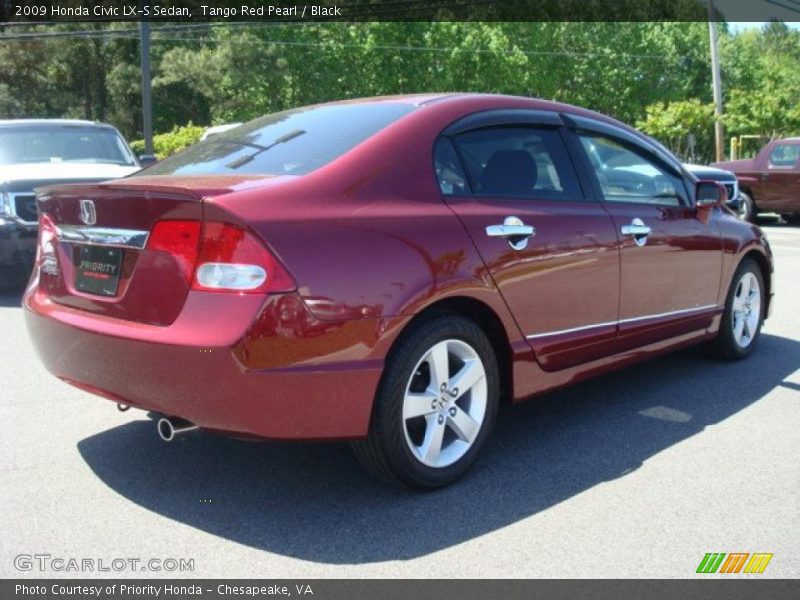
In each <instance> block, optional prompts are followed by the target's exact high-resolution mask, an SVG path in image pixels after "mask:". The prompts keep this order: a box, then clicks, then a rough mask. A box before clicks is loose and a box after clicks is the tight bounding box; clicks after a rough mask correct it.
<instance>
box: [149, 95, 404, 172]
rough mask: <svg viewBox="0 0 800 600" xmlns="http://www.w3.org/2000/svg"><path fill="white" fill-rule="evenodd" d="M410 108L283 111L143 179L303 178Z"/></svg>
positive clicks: (190, 150)
mask: <svg viewBox="0 0 800 600" xmlns="http://www.w3.org/2000/svg"><path fill="white" fill-rule="evenodd" d="M414 108H415V107H414V106H413V105H410V104H400V103H389V102H386V103H383V102H381V103H374V104H335V105H328V106H318V107H309V108H298V109H294V110H287V111H284V112H280V113H275V114H272V115H267V116H266V117H261V118H259V119H255V120H254V121H250V122H249V123H245V124H244V125H241V126H239V127H236V128H235V129H231V130H230V131H226V132H224V133H219V134H217V135H214V136H212V137H210V138H208V139H207V140H205V141H203V142H199V143H197V144H195V145H193V146H190V147H189V148H187V149H186V150H184V151H182V152H179V153H177V154H175V155H173V156H170V157H169V158H166V159H164V160H162V161H161V162H158V163H156V164H155V165H153V166H152V167H150V168H149V169H146V170H145V171H144V172H143V173H142V174H143V175H217V174H218V175H223V174H232V173H235V174H239V173H242V174H255V175H305V174H306V173H309V172H311V171H313V170H314V169H317V168H319V167H321V166H323V165H325V164H327V163H329V162H330V161H332V160H334V159H335V158H337V157H339V156H341V155H342V154H344V153H345V152H347V151H348V150H350V149H351V148H353V147H355V146H356V145H358V144H359V143H361V142H363V141H364V140H366V139H367V138H368V137H370V136H372V135H374V134H375V133H377V132H378V131H380V130H381V129H383V128H384V127H386V126H387V125H389V124H390V123H392V122H394V121H396V120H397V119H399V118H400V117H402V116H404V115H406V114H408V113H409V112H411V111H412V110H414Z"/></svg>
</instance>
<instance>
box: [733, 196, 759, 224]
mask: <svg viewBox="0 0 800 600" xmlns="http://www.w3.org/2000/svg"><path fill="white" fill-rule="evenodd" d="M736 216H737V217H739V219H740V220H742V221H747V222H748V223H755V222H756V217H757V216H758V211H757V210H756V203H755V202H753V199H752V198H751V197H750V196H749V195H748V194H747V193H746V192H739V210H738V211H737V213H736Z"/></svg>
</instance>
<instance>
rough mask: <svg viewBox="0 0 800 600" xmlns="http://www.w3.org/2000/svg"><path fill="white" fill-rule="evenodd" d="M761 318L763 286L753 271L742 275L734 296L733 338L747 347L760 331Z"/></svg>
mask: <svg viewBox="0 0 800 600" xmlns="http://www.w3.org/2000/svg"><path fill="white" fill-rule="evenodd" d="M760 320H761V286H760V284H759V282H758V278H757V277H756V276H755V274H754V273H752V272H751V271H747V272H745V273H744V274H743V275H742V278H741V279H740V280H739V283H737V284H736V291H735V292H734V296H733V319H731V324H732V327H733V339H734V340H735V341H736V343H737V344H738V345H739V347H740V348H747V347H748V346H749V345H750V343H751V342H752V341H753V338H754V337H755V335H756V333H757V332H758V325H759V322H760Z"/></svg>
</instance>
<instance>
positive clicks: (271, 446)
mask: <svg viewBox="0 0 800 600" xmlns="http://www.w3.org/2000/svg"><path fill="white" fill-rule="evenodd" d="M764 227H765V230H766V231H767V234H768V236H769V239H770V242H771V244H772V247H773V249H774V252H775V255H776V265H777V275H776V277H777V292H778V296H777V301H776V305H775V308H774V313H773V317H772V318H771V319H770V320H769V321H767V323H766V325H765V327H764V330H763V334H762V337H761V340H760V346H759V348H758V350H757V352H756V353H755V354H754V355H753V356H752V357H751V358H750V359H749V360H747V361H744V362H740V363H724V362H718V361H715V360H712V359H710V358H707V357H705V356H704V355H702V354H700V353H698V352H696V351H683V352H680V353H677V354H673V355H670V356H668V357H665V358H661V359H658V360H654V361H651V362H648V363H645V364H642V365H638V366H635V367H631V368H628V369H625V370H623V371H619V372H617V373H614V374H611V375H607V376H604V377H601V378H599V379H595V380H593V381H590V382H587V383H584V384H581V385H578V386H576V387H573V388H570V389H568V390H564V391H560V392H557V393H553V394H551V395H548V396H546V397H544V398H542V399H540V400H538V401H534V402H531V403H527V404H524V405H519V406H516V407H512V408H509V409H506V410H504V411H503V412H502V413H501V416H500V419H499V422H498V426H497V430H496V432H495V436H494V438H493V441H492V443H491V444H490V447H489V448H488V451H487V452H486V453H485V455H484V456H483V458H482V460H480V461H479V463H478V464H477V465H476V468H475V469H474V470H473V471H472V472H471V473H470V474H469V475H468V476H467V477H466V478H464V479H463V480H462V481H460V482H458V483H457V484H456V485H453V486H452V487H450V488H447V489H445V490H442V491H439V492H436V493H427V494H420V493H414V492H405V491H402V490H396V489H389V488H386V487H383V486H382V485H380V484H378V483H374V482H373V481H372V480H370V479H369V478H368V477H366V476H365V475H364V474H363V473H362V471H361V470H360V469H359V467H358V465H357V464H356V462H355V460H354V458H353V456H352V454H351V452H350V449H349V447H348V445H347V444H279V443H254V442H245V441H237V440H231V439H226V438H222V437H216V436H212V435H197V436H192V437H188V438H187V439H185V441H180V442H177V443H173V444H165V443H163V442H161V441H160V440H159V439H158V437H157V435H156V431H155V426H154V423H153V422H152V421H151V420H150V419H148V418H147V416H146V415H145V414H144V413H143V412H141V411H136V410H130V411H128V412H125V413H121V412H118V411H117V410H116V408H115V406H114V404H112V403H110V402H107V401H104V400H101V399H98V398H95V397H93V396H91V395H90V394H87V393H85V392H82V391H80V390H78V389H75V388H72V387H70V386H68V385H66V384H64V383H62V382H60V381H58V380H57V379H55V378H54V377H52V376H50V375H49V374H48V373H47V372H46V371H45V370H44V368H43V367H42V366H41V365H40V364H39V361H38V360H37V358H36V356H35V355H34V352H33V348H32V347H31V344H30V342H29V341H28V338H27V334H26V331H25V327H24V323H23V319H22V311H21V309H20V308H19V299H20V294H19V293H16V294H5V295H0V505H1V506H2V511H1V512H0V514H1V515H2V517H0V519H1V521H0V531H2V535H0V577H20V576H24V577H42V576H47V577H80V576H125V577H132V576H156V577H165V576H177V577H181V576H184V577H204V578H210V577H261V578H277V577H284V578H305V577H309V578H311V577H313V578H317V577H337V578H338V577H344V578H349V577H419V578H427V577H437V578H439V577H444V578H449V577H546V578H561V577H658V578H664V577H667V578H669V577H694V576H696V575H695V570H696V569H697V567H698V565H699V563H700V561H701V560H702V559H703V556H704V555H705V553H708V552H726V553H731V552H749V553H756V552H764V553H772V554H773V558H772V560H771V562H770V563H769V565H768V567H767V569H766V571H765V572H764V573H763V574H762V575H758V576H756V577H797V576H798V574H800V518H798V515H800V310H798V309H800V302H798V298H800V227H791V226H787V225H783V224H780V223H777V222H775V221H772V220H769V219H765V220H764ZM33 555H48V556H49V558H39V559H37V558H33ZM20 556H22V558H19V557H20ZM26 557H28V558H26ZM59 559H60V562H59ZM69 559H76V561H75V562H74V563H71V562H70V561H69ZM131 559H134V560H133V561H132V560H131ZM137 559H138V560H139V561H142V562H135V560H137ZM152 559H155V560H156V561H160V562H158V563H152V562H149V561H150V560H152ZM169 559H174V560H175V561H176V563H173V562H170V560H169ZM181 559H182V560H184V568H185V569H187V570H184V571H182V572H181V571H167V570H164V569H168V568H173V567H175V566H176V564H177V565H178V567H177V568H180V563H179V562H178V561H180V560H181ZM86 560H91V561H92V563H91V564H92V566H93V568H94V569H95V570H94V571H91V570H87V571H84V572H82V571H80V570H74V569H73V568H72V567H75V568H76V569H80V568H81V565H83V567H84V568H88V567H87V566H88V565H89V563H88V562H85V561H86ZM120 561H122V562H120ZM187 561H193V564H192V563H189V562H187ZM40 565H47V567H48V570H45V571H42V570H40V568H39V567H40ZM190 566H192V567H193V570H188V568H189V567H190ZM103 567H104V568H106V569H109V570H107V571H97V569H99V568H103ZM120 567H121V570H119V571H116V570H115V569H116V568H120ZM59 568H60V569H61V570H58V569H59ZM143 568H144V569H145V570H143ZM157 568H161V569H162V570H161V571H158V572H152V569H157ZM20 569H22V570H20ZM27 569H29V570H27ZM63 569H66V570H63ZM148 569H149V570H148ZM705 577H708V575H705ZM726 577H745V575H743V574H740V575H726ZM747 577H754V576H747Z"/></svg>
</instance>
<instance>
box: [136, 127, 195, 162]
mask: <svg viewBox="0 0 800 600" xmlns="http://www.w3.org/2000/svg"><path fill="white" fill-rule="evenodd" d="M204 131H205V127H198V126H197V125H192V124H191V123H189V124H188V125H185V126H184V127H177V126H176V127H173V128H172V131H170V132H169V133H160V134H158V135H154V136H153V150H154V151H155V153H156V156H157V157H158V158H159V160H160V159H162V158H166V157H167V156H170V155H171V154H175V153H176V152H178V151H179V150H183V149H184V148H186V147H187V146H191V145H192V144H194V143H196V142H197V141H198V140H199V139H200V136H201V135H203V132H204ZM131 149H132V150H133V151H134V152H136V154H144V152H145V149H144V140H134V141H132V142H131Z"/></svg>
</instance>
